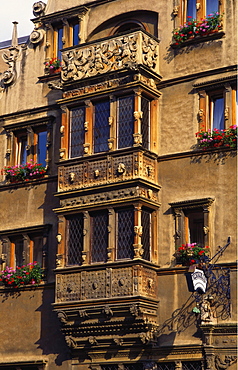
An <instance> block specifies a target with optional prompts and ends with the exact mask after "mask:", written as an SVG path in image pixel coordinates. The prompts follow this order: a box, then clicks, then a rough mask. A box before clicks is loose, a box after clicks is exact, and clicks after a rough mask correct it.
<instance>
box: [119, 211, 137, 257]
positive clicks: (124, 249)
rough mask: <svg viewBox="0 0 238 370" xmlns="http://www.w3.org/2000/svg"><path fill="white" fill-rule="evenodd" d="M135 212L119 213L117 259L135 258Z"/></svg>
mask: <svg viewBox="0 0 238 370" xmlns="http://www.w3.org/2000/svg"><path fill="white" fill-rule="evenodd" d="M133 242H134V210H133V208H131V209H121V210H118V211H117V259H124V258H133V257H134V250H133Z"/></svg>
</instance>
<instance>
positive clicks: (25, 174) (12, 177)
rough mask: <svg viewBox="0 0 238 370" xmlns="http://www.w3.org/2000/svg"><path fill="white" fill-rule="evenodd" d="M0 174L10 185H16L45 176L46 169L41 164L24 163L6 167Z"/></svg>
mask: <svg viewBox="0 0 238 370" xmlns="http://www.w3.org/2000/svg"><path fill="white" fill-rule="evenodd" d="M2 174H3V175H5V176H6V180H7V181H8V182H10V183H18V182H25V181H30V180H33V179H39V178H42V177H44V176H45V174H46V168H45V167H44V166H42V164H41V163H35V164H33V163H26V164H22V165H16V166H6V167H4V168H3V169H2Z"/></svg>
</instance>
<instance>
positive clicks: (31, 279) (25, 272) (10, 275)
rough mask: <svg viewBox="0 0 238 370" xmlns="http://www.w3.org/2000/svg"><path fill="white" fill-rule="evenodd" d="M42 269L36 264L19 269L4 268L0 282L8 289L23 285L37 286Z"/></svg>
mask: <svg viewBox="0 0 238 370" xmlns="http://www.w3.org/2000/svg"><path fill="white" fill-rule="evenodd" d="M42 276H43V273H42V269H41V267H40V266H39V265H38V264H37V262H33V263H28V265H24V266H21V267H18V266H17V267H16V269H13V268H12V267H6V268H5V270H3V271H2V272H1V274H0V282H1V283H2V285H4V286H5V287H8V288H20V287H22V286H25V285H37V284H39V283H40V281H41V280H42Z"/></svg>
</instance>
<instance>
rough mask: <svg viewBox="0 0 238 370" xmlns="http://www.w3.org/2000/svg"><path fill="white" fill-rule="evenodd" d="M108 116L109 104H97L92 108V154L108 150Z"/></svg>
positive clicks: (105, 102) (106, 102)
mask: <svg viewBox="0 0 238 370" xmlns="http://www.w3.org/2000/svg"><path fill="white" fill-rule="evenodd" d="M109 116H110V102H109V101H104V102H98V103H96V104H95V106H94V153H99V152H104V151H106V150H108V139H109V137H110V127H109V123H108V117H109Z"/></svg>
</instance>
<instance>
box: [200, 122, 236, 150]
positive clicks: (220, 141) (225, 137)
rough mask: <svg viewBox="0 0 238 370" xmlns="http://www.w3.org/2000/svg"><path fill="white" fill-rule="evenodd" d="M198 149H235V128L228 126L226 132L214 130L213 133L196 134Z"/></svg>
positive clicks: (201, 132)
mask: <svg viewBox="0 0 238 370" xmlns="http://www.w3.org/2000/svg"><path fill="white" fill-rule="evenodd" d="M196 136H197V138H198V147H199V148H201V149H203V150H206V149H209V148H219V147H225V148H234V149H235V148H236V147H237V126H236V125H233V126H230V127H229V128H228V129H226V130H218V129H216V128H215V129H214V130H213V131H211V130H208V131H204V130H201V131H199V132H197V133H196Z"/></svg>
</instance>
